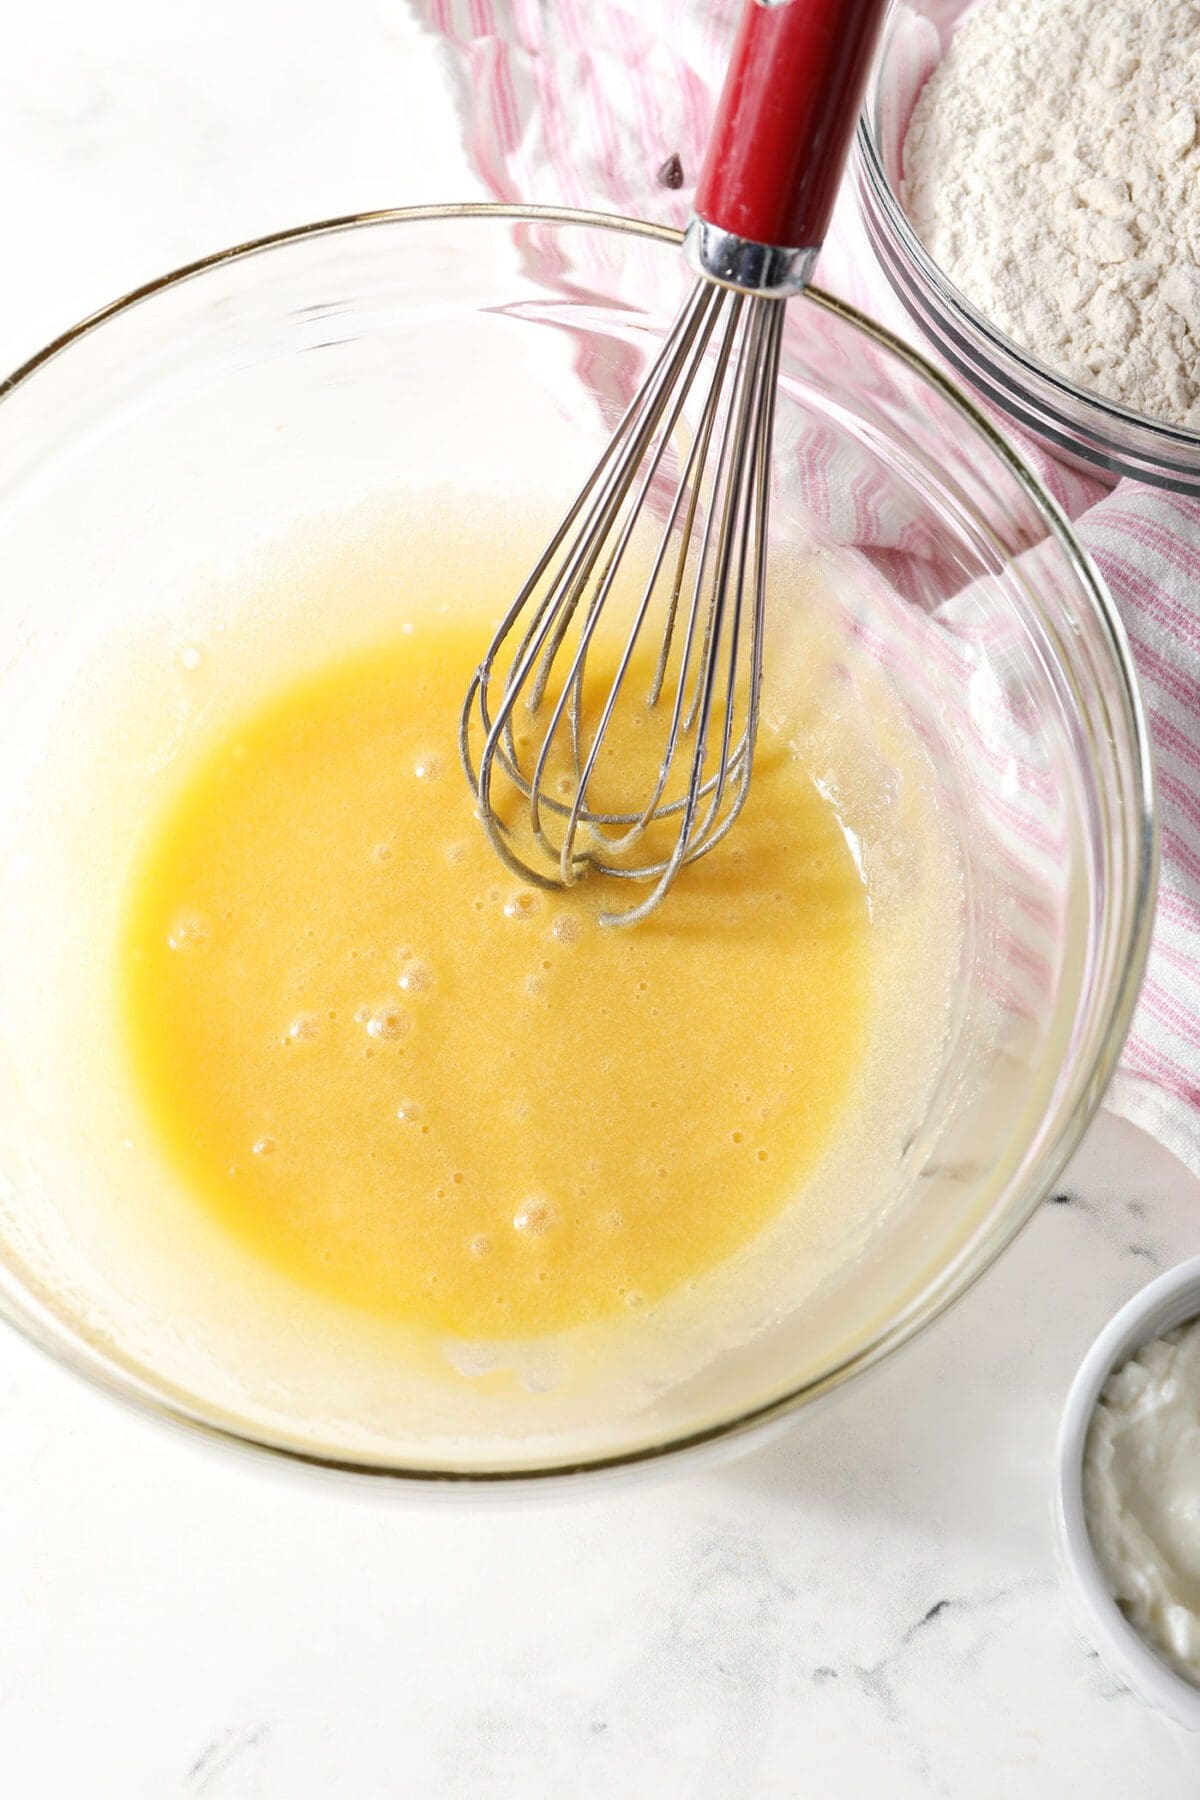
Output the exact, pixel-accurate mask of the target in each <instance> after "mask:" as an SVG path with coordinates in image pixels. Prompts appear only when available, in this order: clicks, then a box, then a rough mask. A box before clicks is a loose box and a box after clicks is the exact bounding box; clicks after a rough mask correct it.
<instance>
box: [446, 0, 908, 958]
mask: <svg viewBox="0 0 1200 1800" xmlns="http://www.w3.org/2000/svg"><path fill="white" fill-rule="evenodd" d="M885 4H886V0H747V4H746V6H745V9H744V11H743V13H742V17H741V20H740V23H739V29H738V33H737V37H736V40H735V43H734V48H733V53H732V57H731V60H730V65H729V69H728V72H727V74H726V78H725V84H724V87H723V89H722V93H721V98H720V102H719V105H718V110H717V117H716V121H715V123H714V127H713V131H712V135H711V138H710V140H709V145H708V150H707V154H706V157H705V160H704V165H703V168H702V171H701V174H700V179H699V182H698V183H697V187H696V195H695V207H694V212H693V216H692V219H691V223H690V224H689V226H688V229H687V232H686V235H685V237H684V254H685V256H686V257H687V260H688V262H689V263H690V264H691V265H692V267H693V268H694V269H695V271H696V273H697V275H698V276H699V280H698V281H697V282H696V284H695V285H694V287H693V288H692V290H691V291H690V293H689V294H688V295H687V297H686V298H685V300H684V302H683V305H682V306H681V308H680V310H679V313H678V315H677V317H676V319H675V322H674V324H673V325H672V327H671V329H670V331H669V332H668V334H667V336H666V338H665V340H664V342H663V345H662V348H661V351H660V352H659V353H658V355H657V356H656V358H655V360H654V362H653V364H652V366H651V368H650V370H649V373H648V375H647V376H646V379H645V381H644V382H643V384H642V386H641V388H640V390H639V391H638V393H637V394H636V396H635V397H634V399H633V401H632V403H631V404H630V405H629V407H628V409H627V410H626V412H625V414H624V416H623V418H622V419H621V421H620V423H619V425H618V426H617V428H616V431H615V432H614V434H613V437H612V439H611V441H610V442H609V444H608V446H607V448H606V449H605V451H604V453H603V454H602V456H601V457H600V459H599V461H598V462H597V463H596V465H595V467H594V468H593V470H592V472H591V475H590V476H589V477H588V479H587V481H586V483H585V484H584V487H583V489H582V490H581V492H580V493H579V495H578V496H577V498H576V499H575V500H574V502H573V503H572V505H571V507H570V508H569V510H568V511H567V513H566V515H565V517H564V518H563V520H562V522H561V524H560V525H559V527H558V529H557V530H556V531H555V533H554V535H553V537H552V538H551V539H550V542H549V543H548V544H547V546H546V548H545V549H544V551H543V552H542V554H541V556H540V557H539V559H538V561H537V562H536V564H535V565H534V567H533V569H532V570H531V572H530V575H529V578H528V580H527V581H526V582H525V584H524V585H523V587H522V588H521V590H520V592H519V593H518V594H517V596H516V598H515V599H514V601H513V603H512V605H511V606H510V608H509V610H508V612H507V613H506V614H505V616H504V618H503V619H502V621H501V623H500V625H499V628H498V629H497V631H496V633H495V635H494V637H493V638H492V641H491V643H490V644H489V645H488V647H487V650H486V652H485V654H484V656H483V659H482V661H481V663H480V665H479V668H478V670H477V672H476V674H475V677H474V679H473V681H472V683H471V686H470V688H469V690H468V693H467V696H466V700H465V703H464V705H463V710H462V717H461V721H460V732H459V743H460V749H461V753H462V759H463V764H464V767H465V769H466V771H467V776H468V779H469V780H470V782H471V785H472V787H473V789H474V791H475V795H476V801H477V810H478V813H479V816H480V819H481V820H482V823H483V826H484V829H485V831H486V832H487V834H488V837H489V839H490V840H491V843H492V845H493V846H494V848H495V850H496V851H497V853H498V854H499V856H500V857H501V858H502V860H503V861H504V862H505V863H506V864H507V865H508V867H509V868H510V869H512V870H513V871H514V872H515V873H516V874H518V875H520V876H521V877H522V879H523V880H525V881H528V882H530V883H533V884H534V885H536V886H539V887H550V888H556V887H563V886H568V885H570V884H571V883H573V882H575V881H577V880H579V879H580V877H581V876H583V875H585V874H587V873H588V872H589V871H596V872H599V873H601V874H604V875H608V876H614V877H618V878H620V879H623V880H629V881H635V882H641V883H644V884H648V885H649V889H650V891H649V893H648V894H646V895H645V896H644V897H643V898H642V899H641V900H640V901H639V902H638V903H636V904H634V905H632V906H630V907H628V908H626V909H623V910H620V909H618V910H612V911H608V912H605V913H604V914H602V920H603V922H604V923H606V924H618V923H620V924H633V923H636V922H637V921H639V920H642V919H645V918H646V917H647V916H648V915H649V914H650V913H651V912H653V911H654V909H655V908H656V907H657V906H658V905H659V904H660V903H661V901H662V899H663V897H664V895H665V894H666V892H667V890H668V889H669V887H670V886H671V883H672V882H673V881H674V879H675V877H676V875H677V874H678V873H679V871H680V869H682V868H683V867H684V866H685V865H686V864H688V863H691V862H694V861H695V860H696V859H697V858H698V857H701V856H704V855H705V854H706V853H707V852H708V851H710V850H712V849H713V848H714V847H715V846H716V845H717V844H718V843H719V842H720V841H721V839H722V838H723V837H725V836H726V834H727V833H728V832H729V831H730V830H731V828H732V827H733V825H734V823H735V821H736V819H737V817H738V814H739V813H740V812H741V810H742V808H743V806H744V805H745V802H746V797H747V794H748V792H749V787H750V778H751V773H752V769H753V764H754V752H755V742H756V738H757V733H758V724H759V708H760V692H761V684H762V664H763V635H764V612H765V599H766V565H767V515H768V506H769V501H770V474H771V442H772V431H773V424H774V413H775V391H776V383H777V378H778V372H779V358H780V341H781V334H782V329H783V315H784V307H785V304H786V301H787V299H788V298H789V297H790V296H791V295H794V294H797V293H799V292H801V291H802V289H803V288H804V287H806V286H807V284H808V282H809V280H810V279H811V276H812V272H813V267H814V265H815V263H816V260H817V255H818V252H819V249H820V245H821V241H822V239H823V237H824V234H825V229H826V226H827V224H828V221H829V216H830V213H831V211H832V208H833V201H834V197H835V194H836V192H837V188H838V184H839V182H840V179H841V174H842V168H843V164H844V162H845V157H846V153H847V150H848V147H849V141H850V135H851V132H852V130H853V126H854V120H855V116H856V114H857V110H858V106H859V102H860V98H861V94H862V88H863V85H864V82H865V79H866V74H867V68H868V64H869V61H870V57H871V53H872V50H873V47H874V41H875V36H876V33H877V29H878V25H879V21H880V19H881V17H882V14H883V11H884V7H885ZM681 439H682V440H684V442H683V445H682V447H680V440H681ZM655 516H657V518H658V520H659V522H660V523H659V529H658V536H657V543H656V545H655V547H654V548H653V550H652V551H651V552H650V554H649V556H648V562H645V561H644V558H645V555H646V550H647V532H648V530H649V529H650V528H651V525H652V520H653V518H654V517H655ZM643 566H645V567H646V568H647V571H648V572H647V573H646V574H645V575H644V576H643V575H642V574H641V568H642V567H643ZM631 572H632V578H633V591H634V593H635V595H636V597H635V598H634V599H633V602H632V606H631V608H630V607H629V606H628V604H627V603H626V602H624V601H623V602H622V605H623V606H624V608H625V610H624V612H622V610H621V607H615V606H614V594H615V593H616V592H618V591H619V589H620V587H621V585H622V582H623V581H626V582H627V581H628V580H629V579H630V577H631ZM610 610H611V611H612V612H613V615H614V618H615V625H613V624H612V623H610V635H611V632H612V631H613V630H614V629H615V644H616V648H615V651H614V663H615V666H614V667H613V669H612V673H611V676H610V678H609V680H608V682H607V684H606V685H603V684H602V691H601V692H600V693H599V694H597V693H596V687H597V683H596V680H595V678H594V671H595V667H596V663H597V661H598V657H597V652H596V645H597V643H598V641H599V638H598V634H599V633H600V629H601V625H602V621H604V620H605V619H606V617H607V616H608V615H609V614H610ZM605 641H606V642H607V641H608V640H607V639H606V640H605ZM589 657H592V659H593V660H592V665H591V667H592V670H593V679H591V680H589ZM602 673H603V671H602ZM643 675H645V676H646V677H647V679H646V682H645V691H644V699H642V700H641V701H640V702H637V704H640V705H641V706H642V707H643V708H644V709H645V713H646V714H647V715H650V716H653V718H654V719H655V720H656V721H657V722H658V729H659V730H660V732H661V753H660V754H659V756H658V757H657V766H656V767H655V766H654V764H653V763H652V764H651V768H652V773H651V774H650V776H649V777H648V778H647V787H648V792H642V793H640V794H630V795H625V796H622V795H617V796H616V797H613V796H611V795H610V794H609V793H608V791H607V788H605V789H604V791H600V786H599V783H598V775H597V771H598V768H599V767H600V766H601V765H602V764H603V761H604V758H605V756H606V754H610V755H611V751H612V749H613V745H614V739H615V736H616V735H619V734H614V730H613V727H614V719H616V718H617V716H618V712H619V709H620V708H621V707H622V706H624V707H625V708H626V714H628V708H629V705H630V690H629V689H627V687H626V684H627V683H629V684H631V685H632V684H633V683H634V682H637V683H638V684H639V690H640V684H641V682H642V678H643Z"/></svg>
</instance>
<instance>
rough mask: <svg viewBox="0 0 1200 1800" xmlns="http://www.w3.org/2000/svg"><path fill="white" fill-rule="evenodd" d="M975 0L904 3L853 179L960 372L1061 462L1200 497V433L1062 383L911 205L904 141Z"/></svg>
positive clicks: (878, 239) (904, 287)
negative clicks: (905, 202)
mask: <svg viewBox="0 0 1200 1800" xmlns="http://www.w3.org/2000/svg"><path fill="white" fill-rule="evenodd" d="M973 4H974V0H899V3H898V4H897V5H895V6H893V7H892V9H891V13H890V14H889V17H888V21H887V25H886V28H885V30H884V34H883V39H882V42H881V44H880V48H879V52H878V55H877V57H876V60H875V66H874V70H873V72H872V75H871V78H870V82H869V84H868V89H867V95H866V99H865V101H864V103H863V112H862V117H861V119H860V122H859V126H858V134H857V138H856V141H855V150H854V158H853V163H852V167H853V172H854V173H853V180H854V182H855V186H856V188H857V193H858V201H859V206H860V208H861V211H862V216H863V220H864V223H865V225H866V229H867V235H868V237H869V238H870V241H871V245H872V248H873V249H874V251H875V254H876V257H877V258H878V260H879V265H880V267H881V268H882V269H883V272H884V274H885V275H886V276H887V278H888V280H889V282H890V283H891V285H892V287H893V289H894V290H895V292H896V294H897V295H898V297H899V299H900V300H901V302H902V303H903V305H904V307H905V308H906V310H907V311H908V312H909V314H910V315H911V317H912V318H913V319H914V320H915V321H916V323H917V324H918V325H919V326H920V328H921V330H922V331H923V332H924V333H925V335H926V336H927V337H928V339H929V341H930V343H932V344H933V345H934V346H935V347H936V349H937V350H938V351H940V353H941V354H942V356H944V357H945V359H946V361H947V363H948V364H949V365H950V367H951V368H953V369H955V370H957V372H958V373H959V374H960V375H962V376H963V377H964V379H965V380H966V381H968V382H969V383H970V384H971V386H972V387H974V388H976V389H977V390H978V392H979V393H980V394H982V395H983V396H984V398H985V399H987V400H989V401H991V402H992V403H993V404H994V405H995V406H998V407H999V408H1000V409H1001V410H1002V411H1003V412H1004V413H1006V414H1007V415H1008V417H1009V418H1011V419H1014V420H1015V421H1016V423H1017V424H1018V425H1020V426H1022V427H1023V428H1024V430H1026V431H1029V432H1032V433H1033V435H1034V436H1035V437H1036V438H1038V439H1040V441H1041V442H1042V443H1043V444H1045V445H1046V447H1047V448H1048V449H1049V450H1050V452H1051V454H1052V455H1054V456H1057V457H1060V458H1063V459H1065V460H1067V461H1070V462H1072V463H1075V464H1076V465H1077V466H1079V467H1080V468H1084V469H1092V470H1095V469H1103V470H1106V471H1108V472H1109V473H1110V474H1113V475H1132V476H1134V477H1135V478H1136V479H1137V480H1138V481H1148V482H1152V483H1154V484H1155V485H1156V486H1158V487H1165V488H1172V489H1175V490H1176V491H1177V492H1179V493H1184V494H1200V432H1196V431H1189V430H1187V429H1186V428H1185V427H1184V426H1181V425H1169V424H1166V423H1165V422H1163V421H1162V420H1159V419H1151V418H1147V417H1146V416H1145V415H1144V414H1143V413H1137V412H1133V411H1132V410H1131V409H1130V408H1129V407H1126V406H1121V405H1118V404H1117V402H1116V401H1113V400H1106V399H1105V398H1104V397H1103V395H1101V394H1097V393H1093V392H1092V391H1091V390H1090V389H1088V388H1084V387H1080V386H1078V384H1077V383H1075V382H1073V381H1070V380H1068V379H1067V377H1066V376H1065V375H1060V374H1059V373H1058V372H1057V371H1056V370H1055V369H1053V368H1051V366H1050V365H1049V364H1048V363H1044V362H1042V361H1040V359H1039V358H1038V357H1036V356H1033V355H1031V354H1030V352H1029V351H1028V350H1026V349H1024V348H1022V346H1021V345H1019V344H1016V343H1014V342H1013V340H1012V339H1011V338H1009V337H1006V336H1005V334H1004V333H1003V332H1002V331H1000V330H998V329H997V327H996V326H995V325H993V324H992V322H991V321H990V320H989V319H988V318H987V317H986V316H985V315H984V314H983V313H981V312H980V311H979V310H978V308H977V307H975V306H973V305H972V304H971V302H970V301H969V300H968V299H967V298H966V296H965V295H964V294H961V293H960V292H959V290H958V289H957V288H956V287H955V286H954V285H953V283H952V282H950V281H949V280H948V279H947V277H946V276H945V275H944V274H943V273H942V271H941V269H939V268H938V266H937V264H936V263H935V262H934V261H933V259H932V258H931V257H930V256H929V254H928V252H927V251H926V250H925V247H924V245H923V244H922V243H921V240H920V238H919V237H918V236H917V234H916V232H915V231H914V230H913V228H912V226H911V225H910V224H909V221H908V218H907V216H906V214H905V211H904V208H903V206H902V204H901V202H900V192H901V181H902V169H903V161H902V159H903V153H904V135H905V132H906V130H907V128H908V121H909V119H910V117H911V114H912V108H913V105H914V103H915V101H916V99H917V96H918V94H919V93H920V90H921V87H922V85H923V83H924V81H925V79H926V77H927V75H928V74H929V72H930V71H931V70H932V69H933V68H934V67H935V66H936V64H937V62H938V60H939V59H940V57H941V56H942V55H944V54H945V50H946V46H947V45H948V43H949V41H950V38H951V36H952V35H953V33H954V30H955V27H956V26H957V24H958V22H959V20H960V19H961V17H962V15H963V14H964V13H965V12H967V10H968V9H969V7H970V6H972V5H973Z"/></svg>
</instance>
